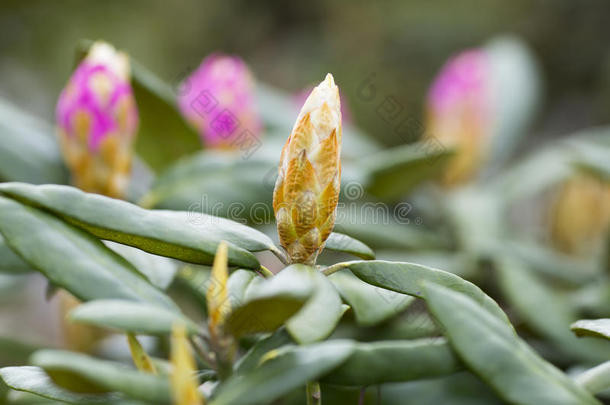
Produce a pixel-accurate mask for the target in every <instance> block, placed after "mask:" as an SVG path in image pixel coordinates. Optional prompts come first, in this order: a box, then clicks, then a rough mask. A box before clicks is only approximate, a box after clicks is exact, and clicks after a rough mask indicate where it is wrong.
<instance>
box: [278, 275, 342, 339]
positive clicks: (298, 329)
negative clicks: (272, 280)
mask: <svg viewBox="0 0 610 405" xmlns="http://www.w3.org/2000/svg"><path fill="white" fill-rule="evenodd" d="M281 273H287V275H290V276H291V277H293V276H294V277H299V278H305V279H308V280H309V282H310V283H311V284H312V285H313V291H314V293H313V295H312V296H311V298H310V299H309V301H307V303H306V304H305V306H304V307H303V308H301V310H300V311H299V312H297V313H296V315H294V316H293V317H292V318H290V319H289V320H288V323H287V324H286V327H287V329H288V332H289V333H290V335H291V336H292V338H293V339H294V340H295V341H297V342H298V343H301V344H306V343H312V342H317V341H319V340H322V339H325V338H327V337H328V336H329V335H330V334H331V333H332V331H333V330H334V329H335V326H337V323H338V322H339V320H340V319H341V316H342V315H343V312H344V311H343V308H342V307H341V298H340V297H339V293H337V290H335V287H334V286H333V285H332V283H331V282H330V281H329V280H328V278H327V277H325V276H324V275H323V274H322V273H320V272H319V271H318V270H316V269H314V268H312V267H309V266H305V265H302V264H293V265H292V266H290V267H287V268H285V269H284V270H282V271H281ZM276 277H277V276H276Z"/></svg>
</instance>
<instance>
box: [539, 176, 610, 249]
mask: <svg viewBox="0 0 610 405" xmlns="http://www.w3.org/2000/svg"><path fill="white" fill-rule="evenodd" d="M609 227H610V184H608V183H605V182H603V181H602V180H600V179H597V178H595V177H593V176H591V175H587V174H577V175H574V176H573V177H571V178H569V179H567V180H566V181H565V182H564V184H563V185H562V186H561V190H560V191H559V194H558V197H557V200H556V201H555V205H554V207H553V213H552V223H551V238H552V241H553V244H554V245H555V246H556V247H557V248H558V249H559V250H561V251H563V252H566V253H570V254H582V255H587V254H591V253H593V252H594V251H595V250H596V249H597V248H599V247H600V246H601V245H600V244H601V243H602V242H603V237H604V235H605V233H606V232H607V231H608V229H609Z"/></svg>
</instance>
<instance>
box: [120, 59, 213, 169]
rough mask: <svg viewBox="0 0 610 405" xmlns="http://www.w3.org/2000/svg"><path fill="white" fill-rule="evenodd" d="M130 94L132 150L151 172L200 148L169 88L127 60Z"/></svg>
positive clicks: (144, 68) (198, 141)
mask: <svg viewBox="0 0 610 405" xmlns="http://www.w3.org/2000/svg"><path fill="white" fill-rule="evenodd" d="M131 67H132V76H133V91H134V95H135V98H136V102H137V103H138V113H139V116H140V129H139V133H138V137H137V138H136V151H137V153H138V154H139V155H140V156H141V157H142V158H144V160H146V162H147V163H148V164H149V165H151V166H152V167H153V168H154V169H162V168H164V167H166V166H168V165H169V164H171V163H172V162H174V161H175V160H177V159H178V158H180V157H182V156H185V155H187V154H190V153H192V152H193V151H196V150H199V149H201V141H200V139H199V136H198V135H197V132H196V131H195V130H194V129H192V128H191V127H190V126H189V125H188V124H187V122H186V121H185V120H184V119H183V118H182V115H181V113H180V111H179V110H178V106H177V102H176V94H175V92H174V91H173V89H172V88H171V87H170V86H169V85H168V84H167V83H164V82H163V81H162V80H161V79H159V78H158V77H157V76H156V75H155V74H154V73H152V72H151V71H150V70H148V69H147V68H146V67H144V66H143V65H141V64H140V63H138V62H137V61H135V60H133V59H131Z"/></svg>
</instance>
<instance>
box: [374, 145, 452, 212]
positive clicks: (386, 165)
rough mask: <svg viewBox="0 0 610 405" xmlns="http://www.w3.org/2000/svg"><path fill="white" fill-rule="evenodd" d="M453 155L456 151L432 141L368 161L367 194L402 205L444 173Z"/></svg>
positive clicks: (385, 153)
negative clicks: (409, 195)
mask: <svg viewBox="0 0 610 405" xmlns="http://www.w3.org/2000/svg"><path fill="white" fill-rule="evenodd" d="M452 154H453V151H452V150H450V149H448V148H446V147H445V146H443V145H441V144H440V143H437V142H432V141H430V142H421V143H415V144H411V145H404V146H399V147H396V148H393V149H388V150H385V151H382V152H379V153H377V154H374V155H373V156H371V157H369V158H367V159H366V161H365V168H364V169H365V171H366V173H367V180H366V181H365V185H366V190H367V191H368V192H369V193H371V194H373V195H375V196H377V197H379V198H381V199H383V200H391V201H398V200H399V199H400V197H402V196H404V195H405V194H407V193H409V192H410V191H411V190H412V189H413V188H415V187H416V186H418V185H419V184H420V183H422V182H423V181H426V180H430V179H432V178H434V176H436V175H437V174H438V173H440V172H441V170H442V169H443V168H444V167H445V164H446V163H447V161H448V158H449V157H450V156H451V155H452Z"/></svg>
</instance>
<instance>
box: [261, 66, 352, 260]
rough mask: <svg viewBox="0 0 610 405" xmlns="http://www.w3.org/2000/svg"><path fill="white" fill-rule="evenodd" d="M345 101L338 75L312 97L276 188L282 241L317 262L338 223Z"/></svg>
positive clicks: (285, 152)
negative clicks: (343, 104)
mask: <svg viewBox="0 0 610 405" xmlns="http://www.w3.org/2000/svg"><path fill="white" fill-rule="evenodd" d="M340 154H341V102H340V101H339V89H338V88H337V86H336V85H335V81H334V80H333V76H332V75H331V74H328V75H326V78H325V79H324V81H323V82H322V83H320V84H319V85H318V86H317V87H316V88H315V89H313V91H312V92H311V94H310V95H309V97H308V98H307V100H306V101H305V104H304V105H303V108H302V109H301V112H300V113H299V116H298V117H297V121H296V123H295V125H294V128H293V129H292V133H291V134H290V137H289V138H288V141H286V144H285V145H284V148H283V149H282V155H281V157H280V165H279V175H278V178H277V181H276V183H275V190H274V192H273V211H274V212H275V218H276V220H277V229H278V233H279V236H280V244H281V245H282V246H283V247H284V249H286V251H287V253H288V256H289V257H290V260H291V262H292V263H307V264H313V263H315V260H316V257H317V256H318V253H320V251H321V250H322V249H323V247H324V242H325V241H326V239H327V238H328V236H329V235H330V233H331V232H332V229H333V226H334V224H335V216H336V208H337V202H338V201H339V189H340V183H341V159H340Z"/></svg>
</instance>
